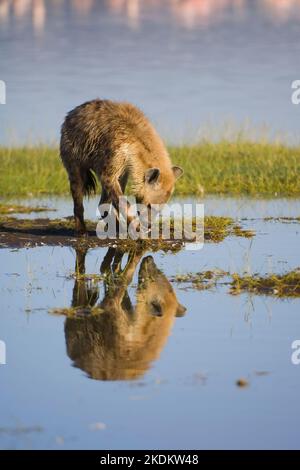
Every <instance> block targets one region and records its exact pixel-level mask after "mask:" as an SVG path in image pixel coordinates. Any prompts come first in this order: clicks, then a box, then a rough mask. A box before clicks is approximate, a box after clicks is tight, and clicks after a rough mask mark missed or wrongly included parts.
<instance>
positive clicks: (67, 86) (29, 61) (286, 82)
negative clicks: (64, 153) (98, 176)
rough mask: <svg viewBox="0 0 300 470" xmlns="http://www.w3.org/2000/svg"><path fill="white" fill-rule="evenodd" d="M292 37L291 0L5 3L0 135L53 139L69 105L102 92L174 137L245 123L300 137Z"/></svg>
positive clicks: (299, 17)
mask: <svg viewBox="0 0 300 470" xmlns="http://www.w3.org/2000/svg"><path fill="white" fill-rule="evenodd" d="M299 39H300V2H299V1H298V0H285V1H284V2H282V1H280V0H261V1H259V0H257V1H252V0H164V1H159V0H143V1H142V0H98V1H96V0H85V1H84V2H83V1H77V0H62V1H60V2H57V1H51V0H49V1H44V0H35V1H30V0H15V1H10V0H1V2H0V44H1V64H0V79H1V80H4V81H5V82H6V88H7V100H6V101H7V104H6V105H5V106H0V122H1V125H0V140H1V142H2V143H16V142H26V143H28V142H36V141H37V140H39V141H41V140H43V141H45V140H48V141H52V140H57V139H58V137H59V129H60V125H61V123H62V121H63V118H64V116H65V114H66V112H67V111H69V110H70V109H71V108H73V107H74V106H76V105H78V104H80V103H81V102H84V101H86V100H89V99H93V98H95V97H101V98H112V99H117V100H128V101H130V102H133V103H135V104H136V105H138V106H140V107H141V108H142V109H143V110H144V111H145V113H146V114H147V115H148V116H149V117H150V118H151V119H152V120H153V122H154V123H155V124H156V126H157V128H158V130H159V131H160V132H161V134H162V135H163V136H164V138H165V139H167V140H168V141H169V142H173V143H174V142H175V143H180V142H182V141H188V142H191V141H193V140H197V139H198V138H199V136H202V135H203V134H204V135H207V136H209V137H210V138H217V137H218V136H219V135H224V134H225V135H228V134H229V135H230V134H231V133H232V132H234V131H236V130H237V129H239V128H241V127H242V128H246V129H248V132H250V133H251V132H254V133H258V134H269V135H270V136H271V137H274V136H275V135H280V136H281V137H282V138H284V139H286V140H289V141H291V142H294V141H297V142H298V141H299V137H298V129H299V125H298V123H299V113H300V108H299V106H295V105H293V104H292V102H291V94H292V90H291V83H292V81H293V80H296V79H299V67H298V57H299V53H300V40H299ZM249 129H250V130H249Z"/></svg>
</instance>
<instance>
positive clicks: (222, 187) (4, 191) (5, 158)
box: [0, 138, 300, 198]
mask: <svg viewBox="0 0 300 470" xmlns="http://www.w3.org/2000/svg"><path fill="white" fill-rule="evenodd" d="M169 150H170V155H171V158H172V160H173V162H174V164H178V165H180V166H182V167H183V168H184V172H185V173H184V176H183V177H182V178H180V179H179V181H178V182H177V185H176V193H175V194H176V195H177V196H180V195H186V196H188V195H203V194H218V195H233V196H245V195H249V196H262V197H274V196H290V197H291V196H299V195H300V182H299V175H300V146H294V147H289V146H286V145H283V144H280V143H270V142H267V141H264V140H263V139H262V140H261V141H257V142H254V141H251V140H247V139H245V138H236V139H235V140H232V141H228V140H220V141H219V142H209V141H207V140H203V141H202V142H201V143H199V144H198V145H193V146H187V145H184V146H180V147H169ZM0 165H1V172H0V196H1V197H3V198H10V197H23V196H24V197H25V196H26V197H28V196H39V195H43V194H49V195H51V194H52V195H54V194H55V195H62V194H68V193H69V185H68V178H67V174H66V171H65V169H64V167H63V165H62V163H61V161H60V158H59V154H58V149H57V148H56V147H55V146H53V147H50V146H43V145H39V146H36V147H28V146H27V147H19V148H17V147H12V148H8V147H0Z"/></svg>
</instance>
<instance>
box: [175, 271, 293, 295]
mask: <svg viewBox="0 0 300 470" xmlns="http://www.w3.org/2000/svg"><path fill="white" fill-rule="evenodd" d="M222 278H226V279H225V281H222V284H226V285H227V284H229V285H230V294H233V295H238V294H241V293H243V292H250V293H254V294H260V295H272V296H275V297H282V298H284V297H300V269H296V270H293V271H290V272H287V273H284V274H275V273H272V274H269V275H265V276H259V275H258V274H254V275H247V276H240V275H239V274H236V273H234V274H230V273H228V272H225V271H222V270H219V269H215V270H210V271H203V272H197V273H187V274H180V275H176V276H174V277H173V278H172V279H171V281H172V282H176V283H178V284H184V285H185V286H190V287H192V288H193V289H197V290H205V289H211V288H212V287H216V286H217V285H219V284H220V279H222Z"/></svg>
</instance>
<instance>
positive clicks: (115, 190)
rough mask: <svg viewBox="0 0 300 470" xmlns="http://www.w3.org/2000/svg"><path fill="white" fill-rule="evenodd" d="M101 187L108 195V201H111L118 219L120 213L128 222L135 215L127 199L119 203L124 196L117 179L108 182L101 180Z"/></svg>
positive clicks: (128, 222)
mask: <svg viewBox="0 0 300 470" xmlns="http://www.w3.org/2000/svg"><path fill="white" fill-rule="evenodd" d="M102 187H103V189H105V192H106V194H107V195H108V198H109V201H111V203H112V205H113V207H114V208H115V210H116V212H117V216H118V219H120V213H121V214H122V215H123V217H124V218H125V219H126V220H127V224H130V223H131V222H132V221H133V220H134V218H135V216H134V213H133V210H132V207H131V206H130V204H129V202H128V201H124V204H123V203H121V204H120V199H121V198H122V197H123V196H124V193H123V191H122V188H121V185H120V182H119V180H116V181H114V182H113V183H110V182H102Z"/></svg>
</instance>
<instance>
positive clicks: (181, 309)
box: [176, 304, 186, 317]
mask: <svg viewBox="0 0 300 470" xmlns="http://www.w3.org/2000/svg"><path fill="white" fill-rule="evenodd" d="M185 312H186V308H185V307H184V306H183V305H181V304H178V306H177V310H176V317H183V316H184V314H185Z"/></svg>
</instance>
